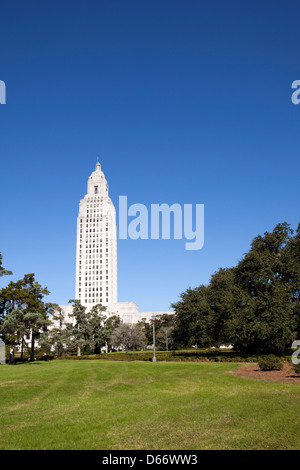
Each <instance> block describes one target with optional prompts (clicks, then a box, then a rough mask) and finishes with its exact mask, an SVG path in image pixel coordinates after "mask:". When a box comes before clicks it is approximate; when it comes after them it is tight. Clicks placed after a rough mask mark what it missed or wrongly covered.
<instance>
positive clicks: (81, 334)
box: [69, 299, 88, 356]
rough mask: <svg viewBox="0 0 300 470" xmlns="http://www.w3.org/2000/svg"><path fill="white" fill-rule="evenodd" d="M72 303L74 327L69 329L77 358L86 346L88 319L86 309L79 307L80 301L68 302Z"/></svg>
mask: <svg viewBox="0 0 300 470" xmlns="http://www.w3.org/2000/svg"><path fill="white" fill-rule="evenodd" d="M69 303H73V312H72V314H71V316H72V317H74V319H75V325H74V326H73V327H72V329H71V332H72V333H71V334H72V341H73V343H74V344H75V345H76V348H77V356H80V355H81V350H82V348H83V347H84V346H86V345H87V344H88V317H87V314H86V307H84V306H83V305H81V302H80V300H77V299H76V300H70V301H69Z"/></svg>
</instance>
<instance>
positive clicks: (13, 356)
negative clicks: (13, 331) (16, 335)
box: [8, 345, 15, 364]
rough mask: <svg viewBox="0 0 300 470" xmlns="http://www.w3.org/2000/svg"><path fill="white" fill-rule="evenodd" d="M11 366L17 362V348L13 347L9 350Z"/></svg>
mask: <svg viewBox="0 0 300 470" xmlns="http://www.w3.org/2000/svg"><path fill="white" fill-rule="evenodd" d="M8 362H9V364H13V363H14V362H15V347H14V346H13V345H11V347H10V349H9V361H8Z"/></svg>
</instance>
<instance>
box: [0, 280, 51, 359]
mask: <svg viewBox="0 0 300 470" xmlns="http://www.w3.org/2000/svg"><path fill="white" fill-rule="evenodd" d="M48 294H49V291H48V289H47V287H45V288H43V287H41V285H40V284H39V283H38V282H36V281H35V278H34V274H25V276H24V278H23V279H20V280H19V281H17V282H10V283H9V285H8V286H7V287H6V288H3V289H1V291H0V332H2V334H3V335H4V341H6V342H7V343H8V344H9V345H10V347H11V352H10V362H11V361H13V357H14V349H15V346H16V345H17V344H19V342H20V341H21V344H22V356H23V348H24V337H25V335H26V336H28V335H31V356H30V360H31V361H33V360H34V352H35V340H36V339H37V337H38V335H39V333H40V330H41V329H42V330H43V331H45V329H46V328H47V325H48V324H49V319H48V318H47V307H46V305H45V304H44V302H43V297H44V296H45V295H48ZM13 326H15V331H14V332H13V331H12V328H13Z"/></svg>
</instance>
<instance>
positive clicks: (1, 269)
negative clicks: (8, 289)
mask: <svg viewBox="0 0 300 470" xmlns="http://www.w3.org/2000/svg"><path fill="white" fill-rule="evenodd" d="M2 259H3V257H2V254H1V253H0V277H2V276H9V275H11V274H12V271H8V270H7V269H4V267H3V266H2Z"/></svg>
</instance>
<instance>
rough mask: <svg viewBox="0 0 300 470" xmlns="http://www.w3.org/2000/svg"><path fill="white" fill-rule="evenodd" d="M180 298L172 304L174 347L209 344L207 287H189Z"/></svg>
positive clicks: (210, 339)
mask: <svg viewBox="0 0 300 470" xmlns="http://www.w3.org/2000/svg"><path fill="white" fill-rule="evenodd" d="M180 298H181V300H180V301H178V302H176V303H174V304H172V308H174V310H175V318H174V330H173V338H174V342H175V345H176V347H186V346H192V345H197V346H198V347H206V346H210V345H211V344H212V338H211V337H210V332H209V321H210V305H209V301H208V288H207V287H205V286H203V285H202V286H200V287H197V288H196V289H191V288H189V289H187V290H186V291H185V292H183V293H182V294H181V295H180Z"/></svg>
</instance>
